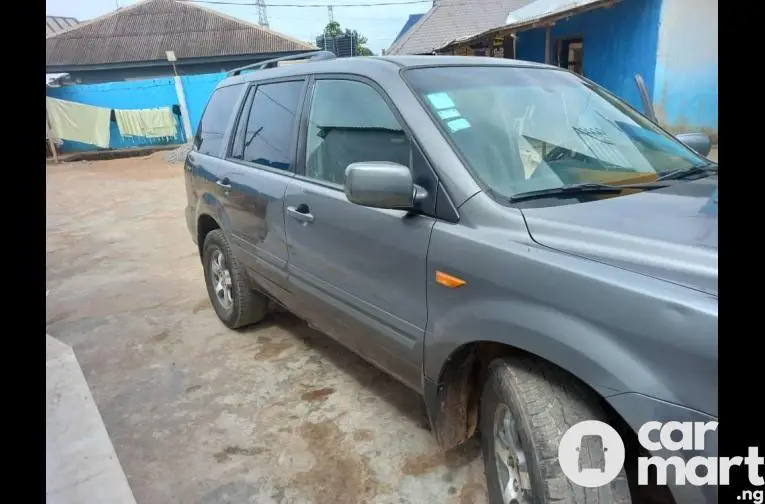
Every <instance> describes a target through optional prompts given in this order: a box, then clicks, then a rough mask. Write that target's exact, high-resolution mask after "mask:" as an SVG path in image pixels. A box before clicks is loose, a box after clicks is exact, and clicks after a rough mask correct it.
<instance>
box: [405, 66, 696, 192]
mask: <svg viewBox="0 0 765 504" xmlns="http://www.w3.org/2000/svg"><path fill="white" fill-rule="evenodd" d="M404 76H405V79H406V80H407V81H408V82H409V84H410V85H411V86H412V88H413V89H414V91H415V92H416V93H417V94H419V95H420V97H421V98H422V101H423V102H424V103H425V104H426V106H427V108H428V109H429V111H430V113H431V115H432V116H433V117H434V120H435V121H436V122H437V123H438V124H439V126H440V127H441V128H442V130H443V131H444V133H445V134H446V136H447V137H448V138H449V139H450V141H451V143H452V145H453V146H454V147H455V149H456V151H457V152H458V154H459V155H460V156H461V158H462V159H463V160H464V162H465V163H466V164H467V166H468V168H469V169H470V170H471V171H472V172H473V174H474V176H476V177H477V178H478V179H480V181H481V182H483V184H485V186H487V187H488V188H489V189H490V190H491V191H493V192H494V193H496V194H498V195H500V196H503V197H507V198H510V197H511V196H513V195H516V194H519V193H523V192H527V191H536V190H540V189H541V190H544V189H553V188H557V187H562V186H568V185H571V184H581V183H599V184H616V185H619V184H633V183H641V182H650V181H653V180H655V179H656V178H657V177H658V176H660V175H662V174H665V173H669V172H672V171H676V170H684V169H688V168H692V167H696V166H701V165H704V164H706V163H708V160H706V159H704V158H702V157H700V156H699V155H698V154H696V153H694V152H693V151H692V150H690V149H689V148H687V147H686V146H684V145H683V144H681V143H680V142H679V141H677V140H676V139H674V138H673V137H672V136H670V135H669V134H667V133H665V132H664V131H662V130H661V129H660V128H658V127H657V126H656V125H654V124H653V123H652V122H651V121H649V120H648V119H647V118H646V117H645V116H643V115H641V114H639V113H638V112H636V111H635V110H633V109H632V108H630V107H629V106H628V105H626V104H625V103H624V102H622V101H620V100H619V99H618V98H616V97H615V96H613V95H612V94H610V93H609V92H607V91H605V90H604V89H602V88H600V87H598V86H596V85H594V84H592V83H590V82H588V81H586V80H584V79H581V78H579V77H577V76H576V75H574V74H572V73H570V72H565V71H561V70H553V69H544V68H528V67H526V68H524V67H505V66H502V67H499V66H484V67H477V66H462V67H440V68H415V69H411V70H407V71H406V72H405V73H404Z"/></svg>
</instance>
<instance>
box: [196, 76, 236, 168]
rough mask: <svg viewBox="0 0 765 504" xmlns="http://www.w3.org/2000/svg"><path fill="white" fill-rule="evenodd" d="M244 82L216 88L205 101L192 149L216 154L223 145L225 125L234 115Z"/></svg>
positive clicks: (210, 154) (201, 152) (202, 152)
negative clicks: (208, 99) (205, 105)
mask: <svg viewBox="0 0 765 504" xmlns="http://www.w3.org/2000/svg"><path fill="white" fill-rule="evenodd" d="M243 85H244V84H235V85H233V86H228V87H224V88H220V89H217V90H216V91H215V92H213V94H212V96H211V97H210V101H209V102H207V107H206V108H205V112H204V114H203V115H202V120H201V121H200V122H199V128H197V135H196V137H194V149H195V150H197V151H199V153H200V154H207V155H208V156H218V155H219V154H220V150H221V147H222V145H223V136H224V135H225V134H226V127H227V126H228V123H229V121H230V120H231V118H232V117H233V116H234V113H235V107H236V104H237V101H238V100H239V95H240V94H241V92H242V86H243Z"/></svg>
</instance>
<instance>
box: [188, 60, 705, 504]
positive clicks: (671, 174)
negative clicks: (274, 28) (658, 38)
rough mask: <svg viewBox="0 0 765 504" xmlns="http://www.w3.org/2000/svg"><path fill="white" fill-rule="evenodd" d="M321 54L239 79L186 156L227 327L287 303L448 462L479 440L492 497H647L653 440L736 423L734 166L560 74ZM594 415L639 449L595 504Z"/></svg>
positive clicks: (231, 80) (512, 66) (223, 90)
mask: <svg viewBox="0 0 765 504" xmlns="http://www.w3.org/2000/svg"><path fill="white" fill-rule="evenodd" d="M302 58H303V60H302V63H301V64H289V65H283V66H280V62H279V61H275V62H274V61H271V62H266V63H263V64H259V65H253V66H250V67H245V68H243V69H238V70H235V71H232V72H230V73H229V75H228V76H227V77H226V78H225V79H224V80H223V81H222V82H220V84H218V86H217V87H216V89H215V91H214V92H213V94H212V96H211V98H210V100H209V103H208V104H207V107H206V110H205V111H204V114H203V117H202V119H201V123H200V124H199V128H198V132H197V134H196V137H195V138H194V142H193V149H192V151H191V152H190V153H189V154H188V158H187V160H186V162H185V170H186V174H185V175H186V177H185V178H186V191H187V197H188V206H187V207H186V219H187V223H188V227H189V229H190V231H191V236H192V238H193V239H194V241H195V242H196V243H197V244H198V247H199V254H200V257H201V260H202V264H203V266H204V276H205V282H206V284H207V290H208V293H209V296H210V299H211V302H212V304H213V307H214V309H215V312H216V313H217V315H218V317H219V318H220V320H221V321H222V322H223V323H224V324H225V325H226V326H228V327H230V328H239V327H242V326H245V325H248V324H255V323H257V322H259V321H260V320H261V319H263V317H264V316H265V315H266V313H267V310H268V306H269V301H272V302H274V303H276V304H278V305H281V306H282V307H284V308H286V309H287V310H289V311H291V312H293V313H294V314H295V315H296V316H298V317H300V318H301V319H304V320H305V321H306V322H307V323H308V324H310V325H311V326H312V327H315V328H317V329H318V330H320V331H322V332H324V333H326V334H327V335H329V336H330V337H332V338H334V339H335V340H337V341H338V342H340V343H341V344H343V345H345V346H347V347H348V348H349V349H350V350H352V351H353V352H356V353H357V354H359V355H360V356H362V357H363V358H365V359H366V360H368V361H369V362H370V363H372V364H374V365H375V366H377V367H379V368H380V369H382V370H384V371H385V372H387V373H389V374H391V375H392V376H394V377H396V378H397V379H398V380H400V381H401V382H402V383H403V384H405V385H407V386H408V387H410V388H412V389H413V390H415V391H417V392H418V393H420V394H421V395H422V397H423V398H424V402H425V405H426V408H427V413H428V416H429V420H430V424H431V427H432V430H433V433H434V435H435V437H436V439H437V440H438V442H439V444H440V445H441V447H442V448H443V449H450V448H453V447H455V446H457V445H460V444H461V443H463V442H465V441H466V440H468V439H470V438H471V437H472V436H473V435H474V434H475V433H477V432H478V433H480V434H479V436H480V438H481V443H482V446H483V456H484V462H485V467H486V477H487V484H488V490H489V494H490V499H491V502H492V503H493V504H500V503H505V504H507V503H511V502H513V503H531V502H534V503H549V502H571V503H584V502H585V501H586V502H589V503H594V502H600V503H628V502H645V500H643V499H642V498H641V497H639V496H638V495H639V492H640V491H641V487H639V486H637V485H636V484H635V483H634V481H633V478H632V477H631V476H630V475H629V471H630V469H629V468H630V467H631V466H633V465H634V463H635V461H636V460H637V457H638V456H641V455H645V452H644V451H642V448H641V447H640V445H639V443H638V442H637V436H636V432H637V431H638V429H639V428H640V426H641V425H643V424H644V423H645V422H648V421H659V422H668V421H683V422H688V421H695V422H707V421H715V420H716V417H717V318H718V317H717V314H718V295H717V291H718V289H717V270H718V268H717V257H718V252H717V250H718V245H717V244H718V237H717V227H718V225H717V222H718V217H717V185H718V179H717V165H716V164H714V163H712V162H710V161H709V160H708V159H706V158H705V157H704V156H703V155H702V154H704V155H705V154H706V152H702V153H698V152H696V151H694V150H692V149H691V148H690V147H689V146H688V145H689V144H688V145H686V144H684V143H682V142H681V141H679V140H678V139H677V138H675V137H673V136H671V135H669V134H668V133H666V132H665V131H664V130H662V129H661V128H659V127H658V126H657V125H656V124H654V123H653V122H652V121H651V120H649V119H648V118H647V117H646V116H645V115H643V114H641V113H639V112H637V111H635V110H634V109H632V108H631V107H630V106H629V105H627V104H625V103H624V102H623V101H621V100H620V99H619V98H617V97H615V96H614V95H612V94H611V93H609V92H608V91H606V90H604V89H603V88H601V87H599V86H597V85H595V84H593V83H592V82H589V81H588V80H586V79H584V78H582V77H579V76H577V75H575V74H573V73H571V72H569V71H567V70H562V69H559V68H556V67H551V66H547V65H540V64H534V63H529V62H522V61H513V60H503V59H496V58H477V57H450V56H438V57H435V56H411V57H403V56H402V57H363V58H343V59H332V58H329V57H327V56H326V55H324V54H323V53H312V54H311V55H309V57H307V56H305V55H302ZM293 59H294V60H297V59H296V58H293ZM584 420H599V421H602V422H605V423H607V424H609V425H611V426H613V428H614V429H616V430H617V431H618V432H619V433H620V435H621V436H622V438H623V439H624V443H625V445H626V450H627V452H626V459H627V460H626V461H625V464H624V467H627V469H626V470H625V469H624V468H623V469H622V470H621V472H620V473H619V474H618V475H617V476H616V477H615V478H614V479H613V481H611V482H610V483H607V484H606V485H604V486H603V487H601V488H599V489H598V491H597V492H595V493H593V492H592V491H588V492H587V498H585V489H584V488H582V487H579V486H577V485H576V484H574V483H573V482H570V481H569V480H568V479H567V478H566V476H565V475H564V473H563V471H562V469H561V466H560V464H559V461H558V445H559V441H560V439H561V437H562V435H563V433H564V432H566V431H567V429H568V428H569V427H571V426H572V425H574V424H576V423H578V422H580V421H584ZM708 437H714V440H712V439H707V442H706V444H705V446H706V447H707V452H706V453H698V452H693V453H692V454H691V453H685V454H682V455H684V456H685V457H686V459H687V458H688V457H690V456H697V455H701V456H716V450H717V448H716V446H717V443H716V437H715V434H714V433H708ZM591 445H592V444H591V443H590V444H587V443H585V444H583V445H582V446H581V450H582V451H585V452H586V451H587V450H595V448H593V447H592V446H591ZM609 453H610V452H609ZM658 455H661V454H658ZM571 456H572V457H574V458H573V460H574V464H575V466H576V464H577V462H576V460H577V458H576V457H579V458H580V459H581V460H596V458H597V457H598V454H596V453H591V454H588V453H578V454H577V450H575V449H574V450H572V455H571ZM599 456H600V457H602V454H601V455H599ZM672 482H673V478H670V485H672ZM659 488H660V489H661V490H663V491H667V492H671V494H672V498H673V499H674V500H675V501H676V502H677V503H679V504H690V503H701V502H715V501H716V495H717V494H716V489H715V488H708V487H694V486H691V485H677V486H670V487H669V488H667V487H659Z"/></svg>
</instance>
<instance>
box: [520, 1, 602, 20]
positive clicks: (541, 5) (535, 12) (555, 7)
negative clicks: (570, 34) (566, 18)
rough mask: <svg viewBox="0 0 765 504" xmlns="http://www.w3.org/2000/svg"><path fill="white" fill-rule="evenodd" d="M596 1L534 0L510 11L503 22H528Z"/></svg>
mask: <svg viewBox="0 0 765 504" xmlns="http://www.w3.org/2000/svg"><path fill="white" fill-rule="evenodd" d="M598 1H600V0H536V1H534V2H531V3H530V4H528V5H526V6H524V7H521V8H520V9H518V10H517V11H514V12H511V13H510V14H509V15H508V16H507V20H506V22H505V24H507V25H514V24H519V23H529V22H533V21H537V20H539V19H542V18H545V17H548V16H552V15H555V14H563V13H565V12H566V11H570V10H574V9H578V8H579V7H584V6H585V5H589V4H592V3H596V2H598Z"/></svg>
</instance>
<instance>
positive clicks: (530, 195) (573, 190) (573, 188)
mask: <svg viewBox="0 0 765 504" xmlns="http://www.w3.org/2000/svg"><path fill="white" fill-rule="evenodd" d="M661 187H666V186H665V185H664V184H655V183H654V182H649V183H647V184H624V185H610V184H598V183H585V184H570V185H564V186H560V187H550V188H548V189H537V190H536V191H526V192H522V193H518V194H514V195H513V196H510V202H511V203H515V202H516V201H523V200H529V199H536V198H546V197H548V196H561V195H566V194H581V193H619V192H622V191H623V190H625V189H658V188H661Z"/></svg>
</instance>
